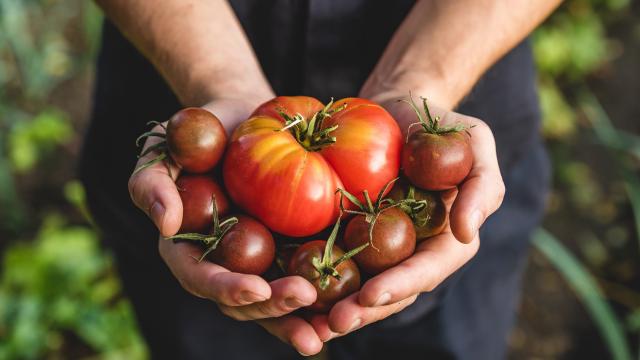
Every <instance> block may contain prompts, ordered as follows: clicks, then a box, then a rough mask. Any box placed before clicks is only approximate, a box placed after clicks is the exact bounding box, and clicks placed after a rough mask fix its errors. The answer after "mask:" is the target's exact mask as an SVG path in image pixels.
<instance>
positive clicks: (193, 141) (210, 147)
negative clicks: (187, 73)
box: [135, 108, 227, 174]
mask: <svg viewBox="0 0 640 360" xmlns="http://www.w3.org/2000/svg"><path fill="white" fill-rule="evenodd" d="M151 124H154V125H160V126H161V127H162V128H164V130H165V132H164V133H161V132H154V131H149V132H146V133H144V134H142V135H141V136H140V137H138V140H137V142H136V143H138V144H139V143H140V140H142V139H145V138H148V137H160V138H162V141H160V142H159V143H157V144H155V145H152V146H149V147H148V148H147V149H145V151H144V152H143V153H142V154H140V156H144V155H146V154H148V153H150V152H157V153H158V156H157V157H155V158H154V159H152V160H150V161H148V162H146V163H145V164H142V165H140V166H139V167H138V168H137V169H136V170H135V172H138V171H140V170H142V169H144V168H145V167H148V166H150V165H153V164H155V163H156V162H158V161H162V160H165V159H166V158H167V157H168V156H170V158H171V159H172V160H173V161H174V162H175V163H176V164H177V165H178V166H179V167H180V168H182V169H183V170H185V171H187V172H190V173H197V174H200V173H205V172H208V171H209V170H211V169H213V168H214V167H215V166H216V164H218V162H219V161H220V158H221V157H222V154H223V153H224V149H225V146H226V144H227V134H226V132H225V130H224V127H223V126H222V123H221V122H220V120H219V119H218V118H217V117H216V116H215V115H213V114H212V113H210V112H209V111H207V110H205V109H202V108H186V109H182V110H180V111H178V112H177V113H176V114H175V115H173V116H172V117H171V119H169V121H168V123H167V125H166V126H165V125H164V124H161V123H159V122H155V121H154V122H151Z"/></svg>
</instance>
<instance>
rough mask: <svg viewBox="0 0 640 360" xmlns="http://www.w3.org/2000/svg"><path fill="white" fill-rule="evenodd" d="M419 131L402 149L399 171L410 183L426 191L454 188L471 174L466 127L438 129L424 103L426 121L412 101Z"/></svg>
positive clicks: (471, 163) (470, 154) (469, 149)
mask: <svg viewBox="0 0 640 360" xmlns="http://www.w3.org/2000/svg"><path fill="white" fill-rule="evenodd" d="M410 103H411V104H412V106H413V108H414V110H415V111H416V114H417V116H418V119H419V120H420V121H419V124H420V125H421V129H420V130H418V131H415V132H413V133H412V134H411V135H409V138H408V140H407V143H406V144H404V146H403V149H402V170H403V172H404V174H405V175H406V176H407V178H408V179H409V181H410V182H411V183H412V184H414V185H415V186H417V187H419V188H421V189H425V190H447V189H452V188H455V187H456V186H457V185H458V184H460V183H461V182H462V181H463V180H464V179H465V178H466V177H467V175H469V172H470V171H471V166H472V165H473V154H472V152H471V145H470V144H469V133H468V129H469V128H468V127H466V126H464V125H462V124H459V125H456V126H453V127H446V128H445V127H440V126H439V124H438V122H439V118H438V117H436V118H435V119H434V118H432V117H431V113H430V112H429V108H428V106H427V101H426V99H423V105H424V112H425V114H426V116H427V120H428V121H425V120H424V118H423V117H422V115H421V114H420V110H419V109H418V108H417V106H416V105H415V103H413V100H411V102H410Z"/></svg>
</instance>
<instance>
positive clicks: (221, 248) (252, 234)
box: [209, 215, 276, 275]
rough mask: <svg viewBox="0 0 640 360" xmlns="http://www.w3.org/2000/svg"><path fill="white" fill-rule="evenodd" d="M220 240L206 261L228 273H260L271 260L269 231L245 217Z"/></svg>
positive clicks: (240, 218)
mask: <svg viewBox="0 0 640 360" xmlns="http://www.w3.org/2000/svg"><path fill="white" fill-rule="evenodd" d="M237 218H238V223H237V224H235V225H234V226H233V227H231V229H230V230H229V231H228V232H227V233H226V234H225V235H224V236H223V237H222V239H220V242H219V243H218V246H217V247H216V248H215V250H213V251H211V253H210V254H209V259H211V261H213V262H214V263H216V264H218V265H220V266H222V267H224V268H226V269H228V270H229V271H233V272H238V273H243V274H256V275H260V274H263V273H264V272H265V271H267V269H269V267H270V266H271V264H272V263H273V261H274V259H275V254H276V243H275V241H273V236H272V235H271V233H270V232H269V230H268V229H267V228H266V227H265V226H264V225H262V224H261V223H259V222H258V221H256V220H254V219H253V218H250V217H248V216H245V215H238V216H237Z"/></svg>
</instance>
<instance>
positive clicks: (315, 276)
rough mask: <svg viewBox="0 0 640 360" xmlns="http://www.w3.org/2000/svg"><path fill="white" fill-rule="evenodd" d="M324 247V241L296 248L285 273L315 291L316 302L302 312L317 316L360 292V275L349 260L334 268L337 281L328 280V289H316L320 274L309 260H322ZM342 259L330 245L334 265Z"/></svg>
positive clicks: (339, 251)
mask: <svg viewBox="0 0 640 360" xmlns="http://www.w3.org/2000/svg"><path fill="white" fill-rule="evenodd" d="M326 243H327V242H326V241H324V240H314V241H310V242H307V243H304V244H302V245H300V247H299V248H298V249H297V250H296V252H295V253H294V254H293V256H292V257H291V260H290V261H289V266H288V270H287V272H288V274H289V275H298V276H302V277H303V278H305V279H306V280H307V281H309V282H310V283H311V284H312V285H313V286H314V287H315V288H316V292H317V294H318V296H317V298H316V301H315V302H314V303H313V304H311V305H309V306H307V307H306V309H309V310H311V311H314V312H318V313H326V312H328V311H329V310H331V307H332V306H333V305H334V304H335V303H337V302H338V301H340V300H342V299H344V298H345V297H347V296H349V295H351V294H353V293H354V292H356V291H358V289H360V271H359V270H358V267H357V266H356V264H355V263H354V262H353V260H352V259H348V260H345V261H344V262H342V263H340V264H339V265H338V266H337V267H336V270H337V271H338V273H339V274H340V276H341V279H340V280H338V279H336V278H334V277H329V286H328V287H327V288H326V289H324V290H323V289H321V288H320V273H319V272H318V270H316V268H315V267H314V266H313V258H317V259H319V260H320V259H322V255H323V253H324V248H325V245H326ZM342 255H344V251H342V250H341V249H340V248H339V247H337V246H335V245H334V246H333V248H332V253H331V259H332V260H333V261H335V260H337V259H338V258H340V257H341V256H342Z"/></svg>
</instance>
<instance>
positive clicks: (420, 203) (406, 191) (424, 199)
mask: <svg viewBox="0 0 640 360" xmlns="http://www.w3.org/2000/svg"><path fill="white" fill-rule="evenodd" d="M389 198H391V199H393V200H394V201H401V200H405V203H404V204H401V205H400V209H402V210H403V211H404V212H405V213H406V214H407V215H409V217H410V218H411V221H413V225H414V227H415V229H416V238H417V240H418V241H421V240H424V239H426V238H429V237H431V236H434V235H438V234H440V233H441V232H442V231H443V230H444V228H445V227H446V226H447V221H448V219H449V214H448V213H447V209H446V206H445V204H444V201H442V194H441V193H440V192H437V191H427V190H420V189H417V188H416V187H414V186H413V185H410V184H408V183H407V182H406V181H398V182H397V183H396V184H395V186H394V187H393V189H391V191H390V192H389Z"/></svg>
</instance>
